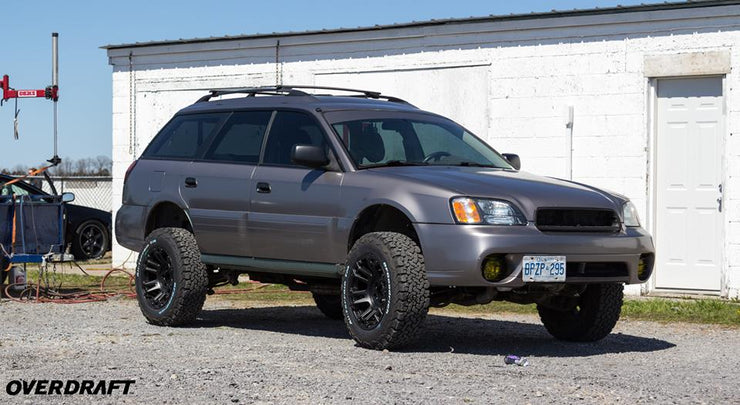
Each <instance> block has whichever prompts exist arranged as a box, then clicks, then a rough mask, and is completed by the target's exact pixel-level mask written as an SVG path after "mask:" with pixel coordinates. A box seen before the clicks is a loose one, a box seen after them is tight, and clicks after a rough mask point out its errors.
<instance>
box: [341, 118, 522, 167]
mask: <svg viewBox="0 0 740 405" xmlns="http://www.w3.org/2000/svg"><path fill="white" fill-rule="evenodd" d="M332 126H333V127H334V130H335V131H336V132H337V135H338V136H339V138H340V139H341V140H342V142H343V143H344V146H345V147H346V148H347V151H348V152H349V154H350V155H351V157H352V160H354V162H355V164H356V165H357V167H358V168H361V169H362V168H368V167H381V166H417V165H438V166H477V167H494V168H501V169H512V167H511V165H510V164H509V163H508V162H506V160H505V159H504V158H503V157H502V156H501V155H499V154H498V153H497V152H496V151H495V150H493V149H492V148H491V147H490V146H488V145H487V144H485V143H484V142H483V141H481V140H480V139H478V138H477V137H476V136H475V135H473V134H471V133H470V132H468V131H466V130H465V129H464V128H463V127H461V126H459V125H457V124H455V123H454V122H452V121H444V120H432V119H430V120H428V121H427V120H424V119H423V118H375V117H374V118H370V119H358V120H352V121H343V122H337V123H333V124H332Z"/></svg>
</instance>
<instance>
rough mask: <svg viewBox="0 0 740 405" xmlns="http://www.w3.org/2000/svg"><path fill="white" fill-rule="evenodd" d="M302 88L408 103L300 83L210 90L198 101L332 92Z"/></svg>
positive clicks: (402, 101) (379, 95) (382, 96)
mask: <svg viewBox="0 0 740 405" xmlns="http://www.w3.org/2000/svg"><path fill="white" fill-rule="evenodd" d="M302 90H336V91H344V92H348V93H358V94H355V95H350V96H349V97H363V98H372V99H383V100H387V101H390V102H393V103H404V104H409V103H408V102H407V101H405V100H402V99H400V98H398V97H393V96H386V95H383V94H380V92H379V91H370V90H357V89H346V88H343V87H323V86H300V85H279V86H262V87H247V88H243V89H216V90H211V91H210V92H209V93H208V94H207V95H205V96H203V97H201V98H200V99H198V101H197V102H198V103H202V102H206V101H209V100H210V99H212V98H213V97H218V96H224V95H228V94H246V95H247V97H254V96H256V95H257V94H262V95H268V96H304V97H306V96H308V97H313V96H333V95H334V94H310V93H306V92H305V91H302Z"/></svg>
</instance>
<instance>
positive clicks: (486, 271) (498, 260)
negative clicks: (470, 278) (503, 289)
mask: <svg viewBox="0 0 740 405" xmlns="http://www.w3.org/2000/svg"><path fill="white" fill-rule="evenodd" d="M506 274H507V273H506V260H505V259H504V256H503V255H496V256H488V257H487V258H486V260H485V261H484V262H483V278H485V279H486V280H488V281H501V279H503V278H504V277H506Z"/></svg>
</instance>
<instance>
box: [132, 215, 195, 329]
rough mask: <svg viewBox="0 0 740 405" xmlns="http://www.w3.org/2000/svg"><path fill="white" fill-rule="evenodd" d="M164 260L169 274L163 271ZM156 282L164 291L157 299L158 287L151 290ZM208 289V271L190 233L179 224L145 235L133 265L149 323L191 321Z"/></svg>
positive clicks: (140, 301)
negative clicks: (160, 297)
mask: <svg viewBox="0 0 740 405" xmlns="http://www.w3.org/2000/svg"><path fill="white" fill-rule="evenodd" d="M157 262H161V263H160V264H157ZM167 263H169V270H170V273H169V274H170V275H171V276H168V275H167V274H168V273H167V272H166V271H165V268H166V267H168V266H166V264H167ZM159 270H162V272H161V273H162V274H161V277H160V273H159V272H158V271H159ZM145 272H146V274H145ZM167 280H171V282H168V281H167ZM157 282H159V283H160V292H162V291H163V292H164V293H165V296H164V297H162V299H160V300H156V299H155V298H156V296H155V294H158V291H157V290H153V291H152V290H151V289H152V287H155V286H156V283H157ZM207 291H208V273H207V271H206V266H205V265H204V264H203V263H202V262H201V260H200V250H199V249H198V244H197V243H196V241H195V237H194V236H193V234H192V233H190V232H188V231H187V230H185V229H181V228H161V229H157V230H155V231H154V232H152V233H151V234H150V235H149V236H148V237H147V238H146V243H145V245H144V249H142V251H141V253H140V254H139V260H138V263H137V266H136V297H137V299H138V301H139V308H140V309H141V312H142V313H143V314H144V317H146V319H147V320H148V321H149V323H151V324H154V325H161V326H179V325H184V324H187V323H190V322H192V321H194V320H195V317H196V316H197V315H198V313H199V312H200V310H201V309H202V308H203V303H204V302H205V300H206V293H207Z"/></svg>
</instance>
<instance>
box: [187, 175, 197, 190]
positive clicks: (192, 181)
mask: <svg viewBox="0 0 740 405" xmlns="http://www.w3.org/2000/svg"><path fill="white" fill-rule="evenodd" d="M185 187H187V188H195V187H198V180H196V179H195V177H186V178H185Z"/></svg>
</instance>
